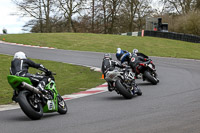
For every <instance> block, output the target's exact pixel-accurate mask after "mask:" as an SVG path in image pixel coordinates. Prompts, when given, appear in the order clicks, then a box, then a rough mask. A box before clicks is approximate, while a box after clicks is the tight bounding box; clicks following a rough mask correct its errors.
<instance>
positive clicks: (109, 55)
mask: <svg viewBox="0 0 200 133" xmlns="http://www.w3.org/2000/svg"><path fill="white" fill-rule="evenodd" d="M105 58H109V59H110V60H112V57H111V54H110V53H106V54H104V59H105Z"/></svg>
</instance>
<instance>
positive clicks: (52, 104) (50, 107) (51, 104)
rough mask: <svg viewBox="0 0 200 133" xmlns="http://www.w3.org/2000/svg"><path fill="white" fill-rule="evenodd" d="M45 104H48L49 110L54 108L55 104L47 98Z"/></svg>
mask: <svg viewBox="0 0 200 133" xmlns="http://www.w3.org/2000/svg"><path fill="white" fill-rule="evenodd" d="M47 105H48V109H49V110H54V109H55V104H54V102H53V100H48V102H47Z"/></svg>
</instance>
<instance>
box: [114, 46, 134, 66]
mask: <svg viewBox="0 0 200 133" xmlns="http://www.w3.org/2000/svg"><path fill="white" fill-rule="evenodd" d="M116 57H117V59H118V60H119V61H120V62H121V64H123V63H124V62H127V63H128V64H129V62H130V58H131V53H130V52H128V51H126V50H122V49H121V48H117V53H116Z"/></svg>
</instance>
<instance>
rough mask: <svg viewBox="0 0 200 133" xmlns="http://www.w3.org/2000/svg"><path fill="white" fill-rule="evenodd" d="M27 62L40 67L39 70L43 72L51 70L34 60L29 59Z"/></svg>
mask: <svg viewBox="0 0 200 133" xmlns="http://www.w3.org/2000/svg"><path fill="white" fill-rule="evenodd" d="M27 63H28V64H29V66H30V67H33V68H36V69H39V70H41V71H43V72H48V71H49V70H48V69H46V68H45V67H44V66H43V65H42V64H37V63H35V62H33V61H32V60H29V59H27Z"/></svg>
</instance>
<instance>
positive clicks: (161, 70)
mask: <svg viewBox="0 0 200 133" xmlns="http://www.w3.org/2000/svg"><path fill="white" fill-rule="evenodd" d="M19 50H20V51H24V52H25V53H26V54H27V55H28V57H30V58H36V59H46V60H54V61H59V62H66V63H72V64H79V65H85V66H95V67H100V65H101V61H102V57H103V53H95V52H79V51H67V50H57V49H55V50H49V49H39V48H29V47H21V46H12V45H5V44H0V54H8V55H13V54H14V53H15V52H16V51H19ZM152 59H153V61H154V63H155V64H156V67H157V72H158V74H159V79H160V83H159V84H158V85H151V84H149V83H147V82H143V81H142V80H137V83H138V84H139V86H140V88H141V90H142V91H143V95H142V96H140V97H134V98H133V99H131V100H125V99H124V98H122V97H121V96H120V95H117V94H116V93H115V92H105V93H101V94H97V95H92V96H88V97H84V98H79V99H74V100H70V101H67V105H68V108H69V112H68V114H66V115H59V114H57V113H51V114H45V115H44V117H43V118H42V119H41V120H38V121H32V120H30V119H28V118H27V117H26V116H25V115H24V113H23V112H22V111H21V110H20V109H15V110H10V111H2V112H0V133H199V132H200V67H199V66H200V62H199V61H195V60H184V59H173V58H159V57H152ZM44 65H45V64H44Z"/></svg>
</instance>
